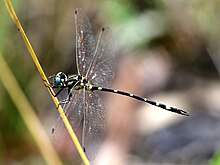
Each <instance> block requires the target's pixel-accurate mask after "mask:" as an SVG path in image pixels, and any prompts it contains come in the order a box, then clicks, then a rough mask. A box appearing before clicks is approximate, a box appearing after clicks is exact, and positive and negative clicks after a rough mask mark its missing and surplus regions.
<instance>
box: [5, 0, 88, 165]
mask: <svg viewBox="0 0 220 165" xmlns="http://www.w3.org/2000/svg"><path fill="white" fill-rule="evenodd" d="M5 4H6V6H7V9H8V11H9V14H10V16H11V17H12V19H13V21H14V23H15V24H16V26H17V28H18V30H19V32H20V34H21V36H22V38H23V40H24V42H25V44H26V46H27V48H28V50H29V53H30V55H31V57H32V59H33V61H34V63H35V65H36V67H37V69H38V71H39V73H40V75H41V77H42V79H43V80H45V83H48V79H47V77H46V75H45V73H44V71H43V69H42V68H41V65H40V63H39V61H38V59H37V56H36V54H35V52H34V50H33V48H32V46H31V44H30V42H29V40H28V38H27V36H26V35H25V32H24V30H23V28H22V26H21V24H20V22H19V20H18V17H17V16H16V14H15V11H14V9H13V6H12V4H11V1H10V0H5ZM51 90H52V89H51ZM48 91H49V93H50V89H49V88H48ZM50 95H51V97H52V99H53V101H54V103H55V105H56V107H58V111H59V113H60V116H61V117H62V120H63V122H64V124H65V126H66V128H67V130H68V132H69V134H70V136H71V138H72V140H73V142H74V144H75V146H76V148H77V150H78V152H79V154H80V156H81V158H82V160H83V162H84V164H86V165H89V161H88V159H87V157H86V156H85V153H84V152H83V149H82V147H81V145H80V143H79V141H78V139H77V137H76V135H75V133H74V132H73V129H72V127H71V125H70V123H69V121H68V119H67V117H66V116H65V114H64V112H63V109H62V107H61V106H58V105H59V102H58V100H57V98H56V97H53V95H52V94H51V93H50Z"/></svg>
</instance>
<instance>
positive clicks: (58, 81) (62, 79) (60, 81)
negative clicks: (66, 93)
mask: <svg viewBox="0 0 220 165" xmlns="http://www.w3.org/2000/svg"><path fill="white" fill-rule="evenodd" d="M66 82H67V76H66V75H65V74H64V73H63V72H58V73H57V74H56V75H55V77H54V84H55V85H56V86H58V87H62V86H65V85H66Z"/></svg>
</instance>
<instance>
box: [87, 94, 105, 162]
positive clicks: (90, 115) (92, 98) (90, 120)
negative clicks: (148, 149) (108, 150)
mask: <svg viewBox="0 0 220 165" xmlns="http://www.w3.org/2000/svg"><path fill="white" fill-rule="evenodd" d="M86 100H87V101H86V114H85V128H84V129H85V137H84V145H85V150H86V155H87V156H88V158H89V159H90V160H94V159H95V157H96V155H97V153H98V150H99V148H100V146H101V141H102V138H103V133H104V129H105V120H106V111H105V106H104V103H103V100H102V98H101V97H100V96H99V95H98V93H97V92H89V91H88V92H86Z"/></svg>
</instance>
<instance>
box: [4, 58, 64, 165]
mask: <svg viewBox="0 0 220 165" xmlns="http://www.w3.org/2000/svg"><path fill="white" fill-rule="evenodd" d="M0 66H1V74H0V80H1V81H2V84H3V85H4V87H5V89H6V90H7V91H8V93H9V95H10V97H11V98H12V100H13V101H14V103H15V105H16V106H17V108H18V111H19V112H20V114H21V116H22V118H23V120H24V123H25V124H26V126H27V128H28V130H29V131H30V132H31V134H32V136H33V138H34V140H35V142H36V144H37V146H38V148H39V150H40V151H41V153H42V155H43V157H44V159H45V160H46V162H47V163H48V164H54V165H62V163H61V160H60V159H59V156H58V155H57V153H56V151H55V150H54V148H53V145H52V144H51V142H50V140H49V138H48V136H47V133H46V132H45V131H44V128H43V126H42V125H41V124H40V121H39V119H38V117H37V115H36V114H35V113H34V110H33V108H32V106H31V105H30V103H29V102H28V100H27V98H26V97H25V95H24V93H23V91H22V90H21V88H20V87H19V85H18V83H17V81H16V79H15V77H14V76H13V74H12V72H11V71H10V69H9V67H8V65H7V63H6V62H5V60H4V58H3V57H2V55H1V54H0ZM36 130H37V131H36Z"/></svg>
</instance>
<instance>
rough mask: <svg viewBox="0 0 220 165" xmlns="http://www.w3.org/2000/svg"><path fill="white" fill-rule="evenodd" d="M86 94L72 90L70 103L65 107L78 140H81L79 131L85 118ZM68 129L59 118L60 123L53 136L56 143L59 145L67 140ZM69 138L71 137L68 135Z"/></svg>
mask: <svg viewBox="0 0 220 165" xmlns="http://www.w3.org/2000/svg"><path fill="white" fill-rule="evenodd" d="M84 94H85V92H84V91H81V90H79V91H76V90H72V91H71V93H70V95H71V97H70V101H69V102H67V103H66V104H65V105H64V107H63V110H64V113H65V115H66V117H67V119H68V120H69V122H70V125H71V126H72V128H73V130H74V131H75V133H76V134H77V137H78V139H81V138H80V137H81V131H80V130H78V128H79V127H80V124H81V123H82V120H83V116H84V102H85V97H84ZM67 133H68V132H67V129H66V127H65V125H64V123H63V121H62V119H61V117H59V119H58V123H57V125H56V126H55V128H54V132H53V134H54V135H53V136H54V139H55V141H58V142H59V143H60V142H62V141H63V140H64V141H65V138H66V137H67ZM68 136H69V135H68Z"/></svg>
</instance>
